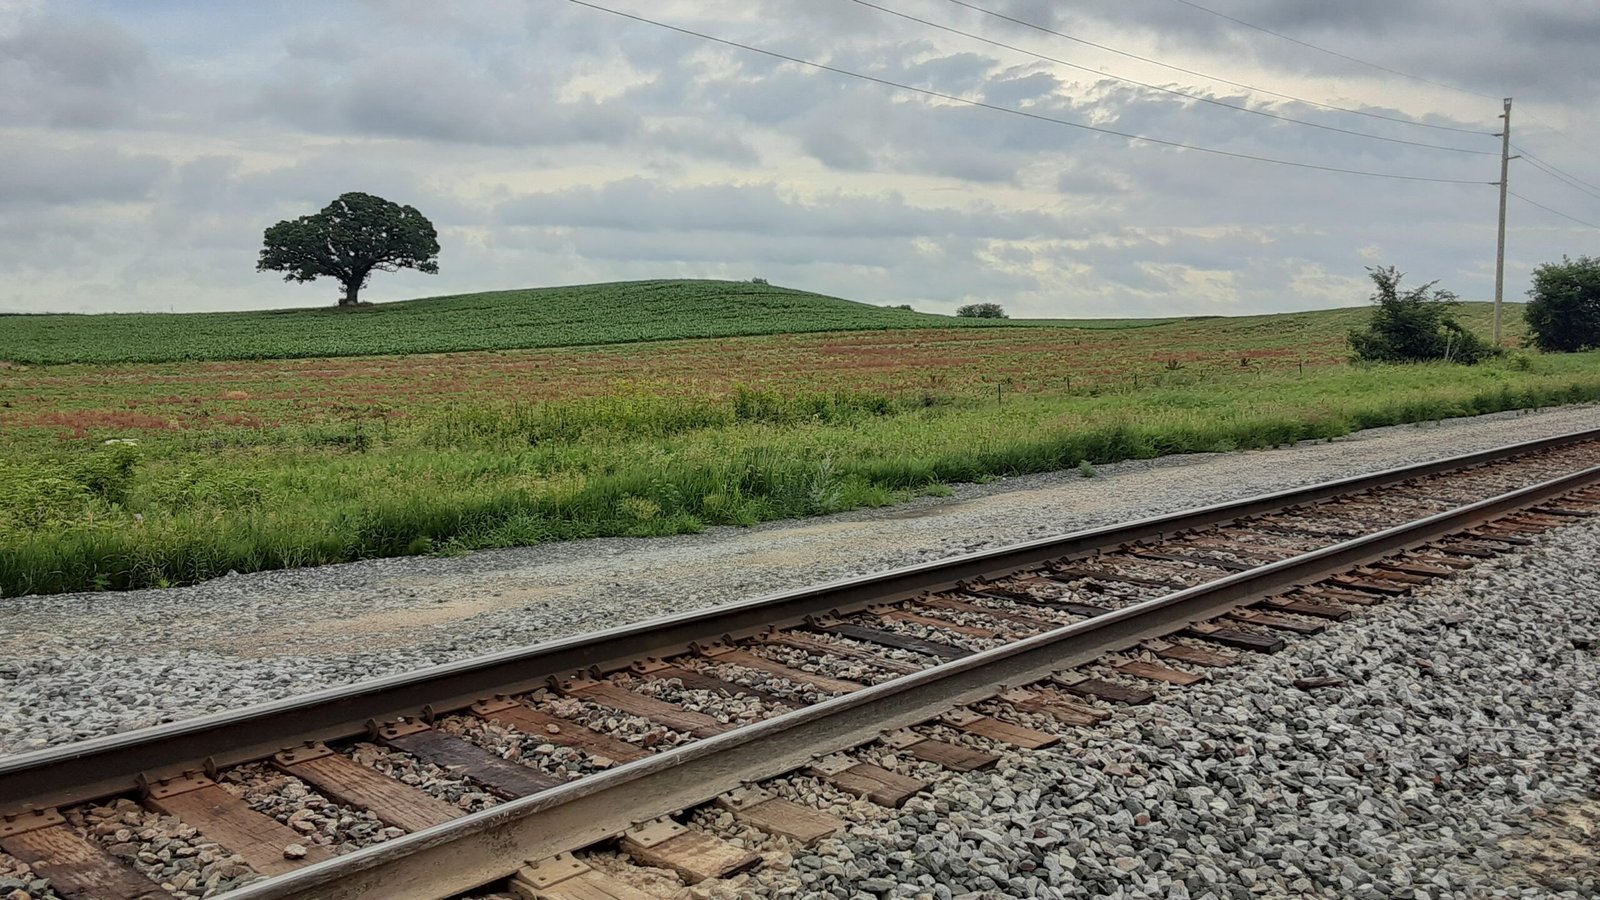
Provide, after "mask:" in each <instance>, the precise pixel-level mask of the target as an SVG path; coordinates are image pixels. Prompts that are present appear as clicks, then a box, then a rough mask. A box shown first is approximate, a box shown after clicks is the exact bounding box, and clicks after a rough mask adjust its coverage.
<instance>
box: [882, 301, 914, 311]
mask: <svg viewBox="0 0 1600 900" xmlns="http://www.w3.org/2000/svg"><path fill="white" fill-rule="evenodd" d="M887 308H888V309H903V310H905V311H907V312H916V310H914V309H912V308H911V304H909V303H900V304H897V305H895V306H890V307H887Z"/></svg>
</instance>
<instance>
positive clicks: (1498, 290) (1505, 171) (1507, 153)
mask: <svg viewBox="0 0 1600 900" xmlns="http://www.w3.org/2000/svg"><path fill="white" fill-rule="evenodd" d="M1500 118H1502V119H1505V120H1506V124H1505V126H1504V127H1503V128H1501V129H1500V237H1499V242H1498V243H1497V244H1496V246H1495V252H1494V345H1495V346H1496V347H1498V346H1500V301H1501V300H1503V299H1504V298H1505V292H1506V189H1507V185H1506V180H1507V178H1508V177H1509V176H1510V174H1511V98H1510V97H1507V98H1506V111H1505V112H1504V113H1503V114H1501V116H1500Z"/></svg>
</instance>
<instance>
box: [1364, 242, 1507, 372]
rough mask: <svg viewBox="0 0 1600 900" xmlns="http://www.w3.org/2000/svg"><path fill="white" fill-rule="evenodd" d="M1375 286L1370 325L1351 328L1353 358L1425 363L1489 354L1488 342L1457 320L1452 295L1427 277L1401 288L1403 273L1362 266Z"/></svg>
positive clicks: (1476, 358) (1471, 359)
mask: <svg viewBox="0 0 1600 900" xmlns="http://www.w3.org/2000/svg"><path fill="white" fill-rule="evenodd" d="M1367 273H1368V274H1369V275H1371V276H1372V283H1373V284H1374V285H1376V286H1377V290H1376V291H1374V292H1373V293H1372V301H1373V302H1374V303H1376V304H1377V305H1378V308H1377V309H1374V310H1373V311H1372V324H1370V325H1368V326H1367V328H1366V330H1365V331H1351V332H1350V338H1349V339H1350V349H1351V350H1353V351H1354V352H1355V357H1356V359H1362V360H1368V361H1371V362H1425V361H1427V360H1434V359H1442V360H1446V361H1454V362H1462V363H1466V364H1468V365H1471V364H1473V363H1475V362H1478V361H1479V360H1481V359H1483V358H1485V357H1488V356H1492V355H1494V348H1493V347H1491V346H1489V342H1488V341H1485V340H1484V339H1483V338H1480V337H1478V336H1477V335H1475V334H1473V333H1472V332H1470V331H1468V330H1467V329H1466V328H1465V327H1464V326H1462V324H1461V323H1460V322H1458V321H1456V307H1457V306H1459V305H1460V303H1459V302H1458V301H1457V300H1456V295H1455V294H1453V293H1451V292H1449V291H1446V290H1442V289H1436V288H1435V287H1434V285H1436V284H1438V283H1439V282H1437V281H1430V282H1428V283H1427V284H1425V285H1423V286H1421V287H1415V288H1412V289H1410V290H1408V291H1405V292H1404V293H1402V292H1401V291H1400V279H1401V278H1404V277H1405V273H1403V272H1401V271H1400V270H1399V269H1396V268H1395V267H1394V266H1382V267H1379V268H1372V267H1370V266H1369V267H1368V268H1367Z"/></svg>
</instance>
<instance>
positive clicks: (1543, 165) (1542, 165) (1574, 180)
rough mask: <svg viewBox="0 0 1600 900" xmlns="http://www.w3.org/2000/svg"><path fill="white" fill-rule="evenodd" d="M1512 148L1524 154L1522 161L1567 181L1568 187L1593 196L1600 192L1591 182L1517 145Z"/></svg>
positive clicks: (1599, 187) (1598, 195) (1599, 195)
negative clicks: (1595, 192)
mask: <svg viewBox="0 0 1600 900" xmlns="http://www.w3.org/2000/svg"><path fill="white" fill-rule="evenodd" d="M1511 146H1512V147H1515V148H1516V150H1517V152H1518V153H1520V154H1522V159H1523V161H1524V162H1527V163H1529V164H1531V165H1532V166H1533V167H1534V168H1535V169H1538V170H1540V171H1542V172H1544V173H1545V174H1546V175H1549V176H1551V177H1554V178H1558V179H1560V180H1562V181H1565V182H1567V184H1568V185H1570V186H1572V187H1575V188H1577V189H1578V190H1580V191H1583V192H1584V193H1586V194H1593V193H1594V191H1600V186H1596V185H1592V184H1590V183H1589V182H1587V181H1584V180H1583V179H1582V178H1579V177H1578V176H1576V175H1573V174H1572V173H1571V172H1566V171H1563V170H1561V169H1559V168H1557V167H1556V164H1555V163H1552V162H1546V161H1545V160H1542V159H1540V158H1539V157H1537V156H1534V155H1533V154H1532V153H1529V152H1528V151H1527V150H1524V149H1523V148H1521V147H1518V146H1517V145H1516V144H1512V145H1511ZM1590 188H1593V190H1589V189H1590ZM1594 196H1597V197H1600V194H1594Z"/></svg>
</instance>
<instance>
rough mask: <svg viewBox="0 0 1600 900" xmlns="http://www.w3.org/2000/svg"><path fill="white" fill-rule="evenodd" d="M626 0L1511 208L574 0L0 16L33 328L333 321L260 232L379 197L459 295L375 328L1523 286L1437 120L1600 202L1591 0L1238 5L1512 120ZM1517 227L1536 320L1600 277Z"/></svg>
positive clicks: (1571, 197)
mask: <svg viewBox="0 0 1600 900" xmlns="http://www.w3.org/2000/svg"><path fill="white" fill-rule="evenodd" d="M597 2H599V3H600V4H601V5H605V6H611V7H614V8H617V9H622V10H627V11H631V12H634V13H638V14H642V15H646V16H649V17H652V18H655V19H659V20H662V21H665V22H669V23H672V24H675V25H678V26H680V27H684V28H689V29H693V30H697V31H702V32H705V33H708V34H712V35H715V36H718V37H723V38H727V39H730V40H735V41H741V42H745V43H750V44H754V45H758V46H761V47H764V48H768V49H771V50H774V51H778V52H781V53H784V54H787V55H790V56H794V57H800V58H804V59H808V60H813V61H817V62H823V63H827V64H829V65H832V66H836V67H839V68H843V69H848V70H851V71H855V72H860V73H863V74H868V75H872V76H874V77H877V78H882V79H887V80H891V81H896V82H902V83H905V84H910V85H914V86H916V87H919V88H923V89H926V90H931V91H936V92H939V93H943V94H947V95H951V96H955V97H961V98H967V99H971V100H978V101H982V102H984V103H987V104H991V105H994V106H1000V107H1006V108H1008V109H1014V110H1022V111H1026V112H1029V113H1032V114H1033V115H1036V116H1043V117H1048V118H1055V119H1060V120H1065V121H1069V122H1077V123H1086V124H1092V125H1095V126H1098V127H1101V128H1107V129H1112V130H1116V131H1122V132H1128V133H1133V134H1139V135H1145V136H1148V137H1152V138H1158V139H1161V140H1166V141H1174V142H1179V143H1186V144H1192V145H1197V146H1204V147H1209V148H1215V149H1220V150H1226V151H1229V152H1231V153H1236V154H1246V155H1253V156H1262V157H1272V158H1276V159H1283V160H1291V161H1295V162H1301V163H1307V164H1312V165H1318V166H1328V167H1335V168H1348V169H1359V170H1365V171H1373V172H1384V173H1391V174H1403V175H1412V176H1423V177H1430V178H1445V179H1463V180H1468V181H1473V182H1478V183H1475V184H1466V185H1463V184H1439V183H1427V182H1408V181H1399V180H1387V179H1377V178H1366V177H1359V176H1354V175H1342V174H1335V173H1329V172H1323V171H1315V170H1310V169H1304V168H1294V167H1288V166H1281V165H1275V164H1269V163H1263V162H1253V161H1248V160H1242V159H1237V158H1229V157H1222V156H1217V155H1214V154H1207V153H1202V152H1197V151H1194V150H1183V149H1177V148H1173V147H1170V146H1159V145H1152V144H1148V143H1140V142H1130V141H1128V140H1126V139H1124V138H1120V137H1115V136H1111V135H1105V134H1096V133H1094V132H1089V131H1085V130H1081V129H1076V128H1071V127H1066V126H1063V125H1059V124H1054V123H1050V122H1046V121H1041V120H1040V119H1037V118H1028V117H1024V116H1017V115H1012V114H1007V113H1004V112H997V111H993V110H990V109H983V108H975V107H972V106H966V105H962V104H959V103H956V102H953V101H949V100H940V99H936V98H929V97H927V96H922V95H917V94H914V93H910V92H907V91H902V90H897V89H894V88H890V87H885V86H883V85H880V84H876V83H872V82H868V81H863V80H858V79H853V78H849V77H845V76H841V75H838V74H834V73H830V72H825V71H818V70H816V69H809V68H806V67H803V66H800V65H796V64H793V63H785V62H781V61H778V60H774V59H771V58H768V57H763V56H760V55H756V54H752V53H749V52H746V51H742V50H737V49H733V48H729V47H726V46H719V45H716V44H711V43H708V42H706V41H703V40H699V39H696V38H693V37H687V36H684V35H681V34H675V33H672V32H669V31H665V30H662V29H660V28H656V27H652V26H650V25H646V24H640V23H637V22H630V21H626V20H623V19H619V18H616V17H614V16H610V15H607V14H605V13H603V12H597V11H594V10H591V9H585V8H583V7H580V6H577V5H574V4H572V3H570V2H567V0H525V2H509V0H508V2H493V0H475V2H471V3H462V4H439V3H434V2H426V0H390V2H380V0H372V2H344V3H341V2H327V3H318V4H304V3H298V2H270V0H251V2H219V0H209V2H198V0H196V2H156V0H149V2H145V0H138V2H136V0H123V2H111V0H103V2H84V0H49V2H42V0H41V2H28V0H0V311H10V312H45V311H72V312H104V311H121V310H168V309H171V310H180V311H183V310H218V309H242V308H259V307H274V306H307V305H320V304H330V303H332V302H333V301H334V300H335V299H336V298H337V294H338V291H337V286H336V285H335V284H334V283H333V282H331V281H326V280H324V281H319V282H315V283H312V284H286V283H284V282H283V281H282V280H280V278H279V277H278V276H275V275H272V274H261V273H257V272H255V271H254V264H255V258H256V254H257V252H258V251H259V249H260V245H261V232H262V229H263V228H265V227H266V226H268V225H271V224H272V223H274V222H276V221H278V220H280V219H285V218H290V217H293V216H298V215H303V214H306V213H311V212H315V211H316V210H317V209H319V208H321V207H322V206H323V205H325V204H326V203H327V202H328V201H329V200H331V199H333V197H335V196H337V195H338V194H339V193H341V192H344V191H353V190H359V191H367V192H371V193H376V194H379V195H381V196H384V197H387V198H389V199H391V200H395V201H398V202H401V203H409V204H412V205H414V206H416V207H418V208H419V209H420V210H421V211H422V212H423V213H424V214H425V215H427V216H429V217H430V218H431V219H432V220H433V221H434V223H435V224H436V225H437V226H438V228H439V232H440V243H441V244H442V246H443V252H442V253H441V255H440V258H439V268H440V273H439V274H438V275H436V276H426V275H421V274H417V273H401V274H393V275H385V274H379V275H376V276H374V279H373V282H372V284H371V286H370V287H369V289H368V291H367V292H366V293H365V294H364V295H363V296H364V297H365V298H366V299H372V300H392V299H401V298H406V297H415V296H424V295H437V294H447V293H457V292H466V291H477V290H490V289H501V288H515V287H530V286H539V285H552V284H567V283H580V282H592V281H608V280H621V279H633V278H661V277H713V278H735V279H747V278H750V277H753V276H760V277H764V278H767V279H769V280H770V281H772V282H773V283H774V284H784V285H790V286H794V287H801V288H806V289H810V290H816V291H821V292H824V293H831V294H837V295H840V296H844V297H849V298H852V299H858V300H864V301H868V302H873V303H912V304H914V305H915V306H917V307H918V308H919V309H927V310H934V311H946V312H947V311H950V310H952V309H954V307H955V306H956V305H958V304H960V303H964V302H970V301H974V300H993V301H998V302H1000V303H1002V304H1004V305H1005V306H1006V308H1007V309H1008V310H1009V311H1010V312H1011V313H1012V314H1013V315H1030V316H1111V315H1173V314H1236V313H1248V312H1262V311H1278V310H1294V309H1310V308H1318V307H1327V306H1341V305H1353V304H1358V303H1361V302H1364V301H1365V298H1366V296H1367V294H1368V284H1367V283H1366V282H1365V276H1364V271H1363V268H1362V267H1363V266H1366V265H1377V264H1394V265H1397V266H1399V267H1400V268H1401V269H1403V270H1405V271H1407V272H1409V273H1411V275H1412V276H1413V277H1414V278H1417V279H1420V280H1429V279H1434V278H1437V279H1440V280H1441V282H1442V284H1443V285H1444V286H1445V287H1448V288H1451V289H1453V290H1455V291H1457V292H1458V293H1460V294H1462V295H1463V296H1465V297H1468V298H1488V297H1490V296H1492V293H1493V273H1494V249H1495V248H1494V244H1495V212H1496V203H1497V195H1496V191H1495V189H1494V188H1493V187H1491V186H1489V184H1488V183H1489V182H1493V181H1495V180H1497V178H1498V175H1499V171H1498V167H1499V160H1498V149H1499V146H1498V140H1497V139H1496V138H1493V137H1490V136H1487V135H1486V134H1482V133H1477V134H1466V133H1459V132H1455V131H1447V130H1441V129H1438V128H1424V127H1417V126H1416V125H1413V124H1407V123H1408V122H1411V121H1423V122H1427V123H1431V124H1434V125H1443V126H1449V127H1455V128H1465V129H1469V130H1475V131H1478V132H1492V131H1494V130H1496V127H1497V120H1496V118H1495V117H1496V115H1497V114H1498V113H1499V111H1500V101H1499V98H1500V97H1503V96H1513V97H1515V98H1516V107H1515V110H1514V116H1513V125H1514V129H1513V140H1514V142H1515V143H1517V144H1520V145H1521V146H1523V147H1525V148H1526V149H1527V150H1529V151H1531V152H1532V153H1533V154H1535V155H1536V156H1537V157H1538V158H1539V159H1540V160H1542V161H1543V162H1544V163H1545V164H1547V165H1553V166H1555V167H1557V168H1558V169H1559V170H1563V171H1565V172H1567V173H1570V174H1571V175H1574V176H1576V177H1577V178H1578V179H1581V180H1582V181H1583V182H1587V183H1588V184H1589V185H1594V186H1600V162H1597V161H1596V157H1595V156H1594V154H1593V153H1592V152H1585V151H1584V148H1585V147H1586V146H1587V147H1593V146H1594V145H1595V143H1596V141H1597V140H1600V125H1597V124H1596V122H1595V121H1594V117H1593V104H1594V97H1595V96H1596V93H1597V91H1600V55H1597V54H1596V53H1595V52H1594V48H1595V47H1596V46H1600V4H1596V3H1595V2H1594V0H1519V2H1517V3H1503V2H1490V0H1341V2H1337V3H1329V2H1325V0H1204V3H1205V5H1207V6H1209V7H1211V8H1212V9H1215V10H1218V11H1220V12H1225V13H1227V14H1229V15H1232V16H1234V17H1237V18H1240V19H1243V20H1246V21H1249V22H1253V23H1256V24H1258V25H1261V26H1263V27H1267V28H1270V29H1272V30H1275V31H1280V32H1283V33H1285V34H1288V35H1291V36H1294V37H1296V38H1298V39H1301V40H1303V41H1307V42H1310V43H1313V44H1317V45H1320V46H1324V47H1328V48H1331V49H1334V50H1337V51H1340V52H1342V53H1345V54H1348V55H1351V56H1356V57H1360V58H1363V59H1367V60H1371V61H1373V62H1377V63H1380V64H1382V65H1384V66H1388V67H1390V68H1394V69H1400V70H1404V71H1406V72H1411V73H1415V74H1418V75H1422V76H1425V77H1427V78H1429V79H1431V80H1434V81H1437V82H1441V83H1445V84H1449V85H1454V86H1457V87H1459V88H1463V89H1465V90H1467V91H1471V92H1476V93H1477V94H1481V95H1483V96H1474V95H1473V94H1471V93H1463V92H1461V91H1457V90H1450V89H1446V88H1443V87H1435V86H1433V85H1430V84H1425V83H1420V82H1417V81H1413V80H1409V79H1406V78H1403V77H1400V76H1398V75H1393V74H1389V73H1386V72H1383V71H1380V70H1377V69H1373V68H1369V67H1365V66H1361V65H1358V64H1355V63H1352V62H1349V61H1346V60H1343V59H1340V58H1338V57H1335V56H1331V55H1327V54H1323V53H1318V52H1316V51H1313V50H1310V49H1307V48H1306V47H1303V46H1298V45H1296V44H1292V43H1289V42H1287V41H1284V40H1280V39H1278V38H1275V37H1272V36H1270V35H1266V34H1262V33H1260V32H1257V31H1252V30H1249V29H1247V28H1244V27H1241V26H1239V25H1237V24H1234V23H1232V22H1229V21H1226V20H1224V19H1222V18H1218V17H1216V16H1213V15H1209V14H1207V13H1206V12H1203V11H1201V10H1197V9H1195V8H1192V7H1190V6H1187V5H1184V4H1183V3H1181V2H1179V0H1084V2H1080V3H1070V4H1069V3H1064V2H1050V0H972V2H973V5H976V6H979V7H983V8H986V9H989V10H993V11H999V12H1004V13H1006V14H1009V15H1011V16H1014V17H1015V18H1017V19H1022V20H1025V21H1027V22H1031V23H1035V24H1037V25H1041V26H1045V27H1048V28H1051V29H1054V30H1056V31H1059V32H1063V33H1066V34H1070V35H1072V36H1074V37H1078V38H1082V39H1084V40H1089V41H1094V42H1096V43H1100V44H1104V45H1108V46H1111V47H1115V48H1117V49H1119V50H1123V51H1127V52H1130V53H1136V54H1139V55H1141V56H1145V57H1149V58H1151V59H1157V60H1160V61H1162V62H1165V63H1169V64H1171V65H1175V66H1181V67H1183V68H1187V69H1191V70H1194V71H1196V72H1200V73H1206V75H1210V76H1217V77H1220V78H1225V79H1228V80H1230V81H1234V82H1241V83H1245V84H1249V85H1253V86H1256V87H1259V88H1265V89H1268V90H1271V91H1276V92H1279V93H1281V94H1287V95H1291V96H1293V97H1297V98H1301V99H1302V100H1306V101H1314V102H1315V103H1321V104H1330V105H1334V106H1340V107H1344V108H1346V109H1351V110H1360V111H1364V112H1368V113H1372V114H1375V115H1376V116H1383V117H1388V118H1377V117H1374V116H1372V115H1367V116H1363V115H1358V114H1352V113H1347V112H1339V111H1334V110H1330V109H1327V108H1324V107H1319V106H1315V105H1311V104H1308V103H1304V102H1298V101H1294V100H1286V99H1283V98H1282V97H1275V96H1272V95H1270V94H1267V93H1259V92H1254V91H1249V90H1245V89H1243V88H1239V87H1235V86H1230V85H1228V84H1226V83H1224V82H1222V81H1218V80H1215V79H1214V78H1206V77H1202V76H1199V75H1190V74H1184V73H1180V72H1177V71H1174V70H1172V69H1167V68H1162V67H1159V66H1156V65H1151V64H1148V63H1144V62H1139V61H1135V60H1130V59H1128V58H1126V57H1122V56H1117V55H1114V54H1112V53H1109V52H1105V51H1102V50H1098V49H1094V48H1091V47H1088V46H1085V45H1083V44H1080V43H1074V42H1072V41H1070V40H1067V39H1065V38H1062V37H1059V36H1055V35H1051V34H1047V33H1043V32H1040V31H1037V30H1030V29H1028V28H1025V27H1023V26H1021V25H1017V24H1013V23H1008V22H1005V21H1001V20H998V19H996V18H993V17H990V16H986V15H984V14H983V13H981V12H978V11H974V10H971V9H966V8H962V7H961V6H958V5H957V4H955V3H953V2H951V0H874V2H876V3H878V4H879V5H881V6H885V7H889V8H891V9H894V10H897V11H900V12H903V13H906V14H908V15H913V16H917V17H919V18H922V19H926V20H927V21H929V22H933V23H937V24H940V25H944V26H947V27H949V28H955V29H960V30H962V31H968V32H972V33H974V34H977V35H980V36H982V37H984V38H987V39H988V40H990V41H997V42H1001V43H1004V44H1008V45H1010V47H1012V48H1017V49H1009V48H1004V47H999V46H995V45H994V44H992V43H985V42H983V41H980V40H975V39H973V38H970V37H966V36H962V35H959V34H953V33H950V32H945V31H940V30H937V29H935V28H933V27H930V26H929V25H926V24H921V23H917V22H912V21H908V20H906V19H902V18H896V17H894V16H891V15H889V14H887V13H885V12H882V11H880V10H876V9H870V8H867V7H865V6H862V5H859V4H857V3H855V2H852V0H649V2H646V0H597ZM313 9H314V10H315V11H316V12H315V14H314V15H308V13H309V12H310V11H311V10H313ZM1023 51H1031V52H1032V53H1034V54H1042V55H1045V56H1050V57H1055V58H1056V59H1057V60H1060V61H1063V62H1065V63H1071V64H1074V65H1077V66H1081V67H1083V68H1077V69H1074V68H1069V67H1068V66H1066V65H1063V64H1061V63H1058V62H1050V61H1045V60H1041V59H1039V58H1038V57H1037V56H1034V55H1030V53H1028V52H1023ZM1112 76H1122V77H1125V78H1131V79H1135V80H1138V81H1142V82H1146V83H1148V84H1151V85H1156V86H1159V87H1165V88H1169V89H1175V90H1178V91H1181V92H1183V93H1187V94H1193V95H1199V96H1204V97H1207V98H1210V99H1212V100H1215V101H1219V102H1220V104H1229V105H1233V106H1242V107H1247V108H1248V109H1250V110H1253V111H1255V112H1254V113H1251V112H1242V111H1239V110H1235V109H1228V108H1225V107H1224V106H1222V105H1220V104H1219V103H1205V102H1201V101H1198V100H1194V99H1190V98H1187V97H1183V96H1178V95H1175V94H1173V93H1167V92H1162V91H1159V90H1153V89H1150V88H1145V87H1139V86H1136V85H1132V84H1129V83H1127V82H1124V81H1118V80H1114V79H1113V78H1112ZM1261 113H1268V114H1270V115H1262V114H1261ZM1273 116H1280V117H1286V118H1292V119H1301V120H1305V121H1308V122H1313V123H1316V124H1319V125H1324V126H1329V128H1323V129H1318V128H1313V127H1308V126H1306V125H1301V124H1296V123H1294V122H1289V121H1285V120H1284V119H1281V118H1273ZM1393 119H1401V120H1406V121H1404V122H1397V121H1392V120H1393ZM1332 128H1337V129H1346V130H1349V131H1357V132H1363V133H1364V134H1363V135H1351V134H1345V133H1342V132H1339V131H1334V130H1330V129H1332ZM1365 135H1375V136H1379V137H1385V138H1390V139H1392V140H1390V141H1380V140H1374V139H1372V138H1370V137H1367V136H1365ZM1397 141H1415V142H1421V143H1427V144H1440V145H1446V146H1450V147H1457V148H1462V149H1468V150H1478V151H1485V152H1486V154H1487V155H1475V154H1467V153H1456V152H1450V151H1446V150H1437V149H1432V148H1426V147H1417V146H1412V145H1409V144H1403V143H1398V142H1397ZM1512 166H1513V168H1512V179H1511V181H1512V189H1513V190H1514V191H1516V192H1517V193H1520V194H1523V195H1524V196H1526V197H1528V198H1530V199H1532V200H1535V201H1537V202H1540V203H1543V204H1545V205H1548V206H1551V207H1554V208H1556V209H1558V210H1560V211H1562V212H1565V213H1568V214H1569V215H1572V216H1576V217H1578V218H1580V219H1587V220H1589V221H1591V222H1597V223H1600V190H1594V191H1593V192H1588V191H1586V190H1580V189H1579V188H1577V187H1573V186H1569V185H1566V184H1563V183H1562V182H1560V181H1557V180H1555V179H1553V178H1551V177H1550V176H1548V175H1546V174H1544V173H1542V172H1539V171H1538V170H1536V169H1533V168H1531V167H1529V166H1528V165H1527V164H1526V163H1523V162H1521V161H1515V162H1513V163H1512ZM1510 216H1511V223H1512V225H1511V229H1510V231H1509V239H1508V244H1509V246H1508V251H1507V255H1508V271H1507V288H1506V293H1507V297H1508V298H1509V299H1521V298H1522V295H1523V293H1524V292H1525V290H1526V288H1527V284H1528V273H1529V270H1530V269H1531V268H1532V267H1533V266H1534V265H1537V264H1538V263H1539V262H1542V261H1545V260H1550V259H1558V258H1559V257H1560V256H1561V255H1562V254H1563V253H1567V254H1573V255H1577V254H1583V253H1590V254H1596V253H1600V246H1597V244H1600V241H1597V238H1600V230H1597V229H1594V228H1588V227H1585V226H1582V225H1576V224H1573V223H1571V222H1568V221H1566V220H1564V219H1561V218H1559V217H1557V216H1554V215H1552V214H1550V213H1548V212H1545V211H1542V210H1540V209H1537V208H1535V207H1532V206H1529V205H1527V204H1526V203H1523V202H1521V201H1519V200H1517V199H1513V200H1512V201H1511V208H1510ZM0 327H4V325H3V322H0Z"/></svg>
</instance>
